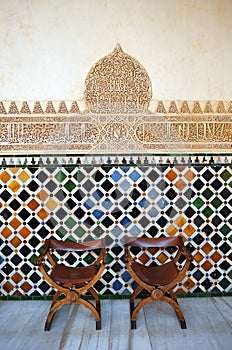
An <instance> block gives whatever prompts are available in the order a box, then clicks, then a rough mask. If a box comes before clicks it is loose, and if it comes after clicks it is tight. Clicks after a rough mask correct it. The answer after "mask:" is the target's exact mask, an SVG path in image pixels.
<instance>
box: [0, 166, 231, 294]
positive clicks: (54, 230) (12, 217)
mask: <svg viewBox="0 0 232 350" xmlns="http://www.w3.org/2000/svg"><path fill="white" fill-rule="evenodd" d="M231 213H232V166H231V164H182V165H177V164H165V165H162V164H149V165H144V164H143V165H142V164H141V165H135V164H122V165H115V164H105V165H94V164H87V165H83V164H80V165H76V164H67V165H52V166H50V165H49V164H47V165H43V164H41V165H40V166H39V165H34V166H27V167H26V166H22V165H21V166H18V167H15V166H12V167H10V166H2V168H1V170H0V214H1V216H0V226H1V231H0V250H1V253H0V283H1V289H0V294H1V295H3V296H8V295H12V296H17V295H22V296H25V295H29V296H36V295H37V296H40V295H41V296H43V295H49V294H51V293H52V289H51V288H50V287H49V285H48V284H47V283H46V282H45V281H44V280H43V279H42V277H41V274H40V272H39V271H38V268H37V266H35V260H36V258H37V257H38V255H39V253H40V251H41V247H42V245H43V243H44V240H45V238H48V237H50V236H54V237H55V238H58V239H63V240H67V241H72V240H74V241H78V240H84V241H88V240H90V239H97V238H99V237H105V238H106V242H107V267H106V269H105V271H104V273H103V276H102V278H101V280H100V281H99V282H97V284H96V289H97V291H98V292H99V294H101V295H108V294H116V295H117V294H120V295H122V294H124V295H125V294H129V293H131V292H132V290H133V289H134V287H135V282H134V281H133V279H132V278H131V276H130V275H129V273H128V272H127V270H126V268H125V265H124V262H123V254H124V252H123V247H122V243H123V239H124V236H125V235H126V234H127V235H130V236H135V237H138V236H145V237H160V236H175V235H179V234H180V235H182V237H183V239H184V241H185V244H186V245H187V246H188V247H189V248H190V250H191V252H192V254H193V258H194V260H193V262H192V263H191V265H190V270H189V271H188V273H187V276H186V278H185V279H184V280H183V281H182V282H181V283H179V284H178V285H177V287H176V289H175V291H176V292H177V293H181V294H185V293H207V292H211V293H214V292H231V291H232V290H231V283H232V268H231V265H232V264H231V261H232V234H231V232H232V230H231V228H232V214H231ZM157 254H159V255H158V259H159V261H160V262H162V261H166V260H167V259H168V258H169V255H168V253H166V254H165V253H164V252H159V253H157ZM56 258H57V259H60V260H61V261H63V263H65V264H71V265H77V264H84V265H85V264H88V263H89V262H91V261H92V259H93V258H94V257H93V254H92V253H86V254H84V255H82V256H80V257H79V256H76V255H74V254H70V255H67V254H62V252H61V254H60V255H58V253H57V256H56ZM137 259H138V260H140V261H143V262H144V261H148V260H149V259H150V256H149V252H148V253H146V252H142V253H140V255H139V254H138V253H137ZM47 268H49V266H47Z"/></svg>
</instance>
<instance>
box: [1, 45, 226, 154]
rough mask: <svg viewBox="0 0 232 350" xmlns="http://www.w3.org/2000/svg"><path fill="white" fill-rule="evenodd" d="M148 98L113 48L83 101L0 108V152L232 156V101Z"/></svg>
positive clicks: (144, 83) (136, 68) (145, 84)
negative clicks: (228, 154) (97, 152)
mask: <svg viewBox="0 0 232 350" xmlns="http://www.w3.org/2000/svg"><path fill="white" fill-rule="evenodd" d="M151 98H152V87H151V81H150V78H149V76H148V74H147V72H146V70H145V69H144V68H143V66H142V65H141V64H140V63H139V62H138V61H137V60H136V59H134V58H133V57H131V56H130V55H128V54H126V53H125V52H124V51H123V50H122V48H121V47H120V45H117V46H116V47H115V49H114V50H113V52H112V53H110V54H108V55H107V56H105V57H103V58H102V59H100V60H99V61H98V62H97V63H96V64H95V65H94V66H93V67H92V68H91V69H90V71H89V74H88V75H87V78H86V81H85V92H84V100H80V101H75V100H74V101H64V100H62V101H51V100H49V101H0V152H1V153H9V152H16V153H19V152H21V153H22V152H25V151H26V152H27V153H28V154H33V153H38V152H43V151H44V150H51V151H52V152H56V151H58V152H59V151H60V150H65V151H66V152H72V153H73V152H86V151H88V152H93V153H94V152H95V151H101V152H106V153H109V152H138V151H141V152H146V151H148V152H154V153H167V152H172V153H173V152H179V153H181V152H191V151H194V152H196V151H199V152H212V151H213V152H220V151H221V150H223V152H231V150H232V144H231V143H232V142H231V141H232V101H180V100H178V101H174V100H171V101H162V100H152V99H151ZM79 106H81V108H80V107H79Z"/></svg>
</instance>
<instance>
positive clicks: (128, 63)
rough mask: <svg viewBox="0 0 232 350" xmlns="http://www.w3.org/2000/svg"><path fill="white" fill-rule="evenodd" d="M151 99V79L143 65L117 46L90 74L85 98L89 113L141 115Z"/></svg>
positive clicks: (86, 84) (86, 83)
mask: <svg viewBox="0 0 232 350" xmlns="http://www.w3.org/2000/svg"><path fill="white" fill-rule="evenodd" d="M151 97H152V92H151V81H150V78H149V76H148V74H147V72H146V71H145V69H144V68H143V67H142V65H141V64H140V63H139V62H138V61H137V60H136V59H134V58H132V57H131V56H130V55H128V54H126V53H125V52H124V51H123V50H122V48H121V46H120V45H117V46H116V47H115V49H114V51H113V52H112V53H110V54H109V55H107V56H105V57H103V58H102V59H101V60H100V61H98V62H97V63H96V64H95V65H94V66H93V68H92V69H91V70H90V72H89V74H88V76H87V78H86V81H85V94H84V98H85V101H86V104H87V108H88V110H89V112H92V113H139V112H140V113H141V112H145V111H147V109H148V106H149V103H150V100H151Z"/></svg>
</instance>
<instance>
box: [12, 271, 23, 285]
mask: <svg viewBox="0 0 232 350" xmlns="http://www.w3.org/2000/svg"><path fill="white" fill-rule="evenodd" d="M22 279H23V277H22V276H21V275H20V274H19V273H18V272H16V273H15V274H14V275H13V276H12V280H13V281H14V282H15V283H16V284H18V283H19V282H20V281H22Z"/></svg>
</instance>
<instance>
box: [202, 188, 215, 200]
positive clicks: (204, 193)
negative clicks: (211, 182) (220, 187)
mask: <svg viewBox="0 0 232 350" xmlns="http://www.w3.org/2000/svg"><path fill="white" fill-rule="evenodd" d="M202 195H203V196H204V197H205V198H206V199H210V197H212V196H213V192H212V191H211V190H210V189H209V188H207V189H206V190H205V191H204V192H203V193H202Z"/></svg>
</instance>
